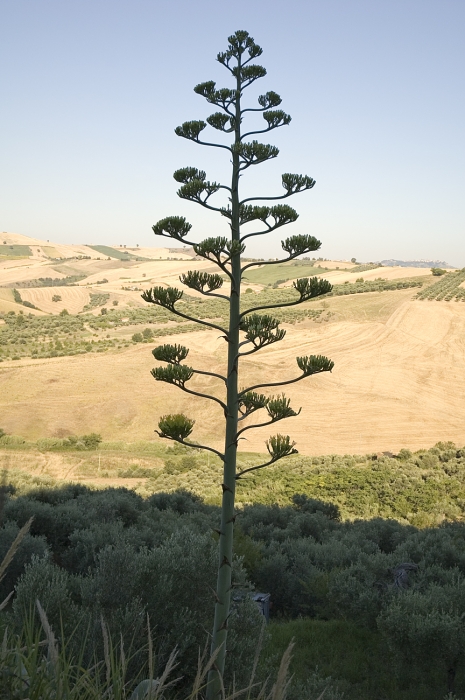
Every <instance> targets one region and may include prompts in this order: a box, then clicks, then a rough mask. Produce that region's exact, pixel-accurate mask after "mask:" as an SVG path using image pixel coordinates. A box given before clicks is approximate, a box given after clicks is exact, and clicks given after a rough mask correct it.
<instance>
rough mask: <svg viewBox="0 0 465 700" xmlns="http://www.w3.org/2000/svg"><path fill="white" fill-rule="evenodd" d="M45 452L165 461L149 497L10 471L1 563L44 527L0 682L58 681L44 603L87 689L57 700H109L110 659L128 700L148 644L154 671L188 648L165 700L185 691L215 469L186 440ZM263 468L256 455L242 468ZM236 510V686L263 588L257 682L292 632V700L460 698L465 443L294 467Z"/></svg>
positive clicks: (8, 577) (464, 684) (245, 496)
mask: <svg viewBox="0 0 465 700" xmlns="http://www.w3.org/2000/svg"><path fill="white" fill-rule="evenodd" d="M86 440H87V445H86V444H85V441H86ZM78 443H80V446H79V445H78V447H76V445H77V444H78ZM0 445H1V446H2V448H3V449H4V450H6V451H14V450H18V448H19V447H20V445H21V441H20V439H19V438H14V437H13V436H7V435H4V436H3V437H2V438H0ZM22 445H23V449H24V450H28V451H31V450H32V449H33V446H32V445H31V444H27V443H24V442H23V443H22ZM39 447H40V449H41V450H42V451H44V450H52V451H58V452H59V451H63V450H65V451H66V452H67V453H68V452H69V451H70V450H73V449H77V450H78V451H79V450H81V451H80V452H78V453H79V454H80V455H81V456H82V455H86V454H88V456H89V459H92V458H93V459H94V460H95V455H96V454H97V452H96V448H97V447H98V450H99V454H100V453H101V454H102V455H104V459H105V461H106V463H107V464H108V463H111V455H116V454H120V455H121V454H124V453H126V454H127V460H128V461H132V463H137V462H138V461H139V459H140V458H141V456H142V455H145V461H146V463H150V458H152V460H153V462H154V463H155V462H156V464H157V466H153V467H152V468H151V469H150V468H146V469H147V471H146V472H143V473H139V474H138V476H139V477H140V485H139V487H138V493H136V492H135V491H133V490H128V489H125V488H105V489H100V490H96V489H94V488H89V487H86V486H84V485H79V484H63V482H61V483H57V482H55V483H54V482H53V480H52V479H51V478H50V477H46V476H32V475H31V474H27V473H25V472H21V471H20V470H12V471H10V472H9V474H8V482H7V483H6V484H5V486H4V489H3V494H4V495H3V507H2V513H3V523H2V529H1V531H0V560H1V559H2V558H3V556H4V555H5V554H6V552H7V550H8V548H9V546H10V545H11V543H12V541H13V540H14V538H15V536H16V535H17V533H18V531H19V528H21V527H22V526H23V525H24V524H25V523H26V522H27V521H28V520H29V519H30V518H31V517H33V521H32V524H31V528H30V532H29V534H27V535H26V537H25V538H24V540H23V542H22V543H21V545H20V547H19V549H18V551H17V553H16V555H15V557H14V559H13V562H12V563H11V564H10V566H9V567H8V569H7V571H6V574H5V577H4V578H3V580H2V581H1V583H0V600H3V599H4V598H6V596H7V595H8V594H9V593H10V591H11V590H13V589H14V590H15V595H14V597H13V598H12V599H11V600H10V601H9V603H8V605H7V606H6V608H5V610H4V611H3V612H2V613H0V614H1V616H2V617H1V623H0V624H1V626H2V628H3V630H2V635H3V634H6V636H5V638H4V639H5V641H4V646H3V651H2V659H3V661H2V674H3V675H2V683H3V686H2V687H4V688H9V690H8V692H10V695H4V696H3V697H8V698H22V697H25V696H24V695H21V692H22V690H21V683H19V685H18V682H17V675H15V674H16V671H15V669H17V668H18V664H19V659H22V661H21V663H22V664H23V667H24V668H27V669H29V670H28V673H31V669H32V668H33V669H34V673H35V676H34V679H33V686H34V683H35V684H38V685H40V684H42V685H41V687H45V686H46V682H50V678H49V676H50V673H49V671H47V668H49V666H47V663H48V664H49V665H50V661H49V662H47V661H46V659H47V646H45V647H44V646H38V645H39V643H46V640H47V636H46V632H45V631H44V629H43V622H41V618H40V614H39V611H38V609H37V607H36V599H38V600H39V601H40V604H41V606H42V608H43V610H44V611H45V613H46V616H47V619H48V621H49V623H50V626H51V629H52V630H53V632H54V634H55V636H56V637H57V639H58V647H59V650H60V656H59V662H57V663H59V664H62V667H61V671H60V673H61V674H62V675H63V676H65V677H66V678H67V682H70V683H71V685H73V684H74V686H75V687H76V688H78V687H81V688H82V690H81V692H83V693H84V690H83V689H84V688H86V692H88V693H89V695H84V694H83V695H82V696H81V695H79V694H75V695H74V696H73V695H69V696H68V695H64V694H63V695H61V696H60V695H58V696H57V697H92V698H97V697H99V698H100V697H102V696H103V694H104V692H105V691H106V690H107V688H108V686H107V685H105V684H106V683H107V673H108V669H107V666H106V664H105V655H106V654H107V660H108V654H110V658H111V672H110V677H111V683H112V685H113V686H115V685H116V684H117V683H119V684H120V685H121V686H122V685H124V683H126V690H127V693H128V694H127V696H126V695H124V694H123V691H122V690H121V694H120V695H118V694H115V695H114V697H129V695H130V691H132V689H133V688H135V687H136V686H137V684H138V683H139V681H140V680H141V679H143V678H149V677H150V669H149V661H148V659H149V649H148V636H147V635H150V638H151V645H152V649H153V652H152V660H151V662H150V663H151V664H152V667H153V671H152V673H153V677H157V676H160V674H161V673H162V672H163V669H164V667H165V664H166V663H167V661H168V659H169V655H170V653H171V652H172V651H173V649H174V648H175V647H176V648H177V650H178V657H177V661H178V663H179V666H178V668H177V669H176V670H174V671H173V674H172V678H173V679H174V678H178V677H179V676H182V678H181V680H179V681H178V682H177V683H176V684H175V685H174V686H173V687H172V688H171V689H168V690H167V691H165V695H164V697H165V698H174V697H176V698H184V697H187V696H188V695H189V693H190V691H191V689H192V685H193V683H194V679H195V675H196V671H197V662H198V650H199V648H200V649H203V648H204V646H205V643H206V640H207V630H208V628H209V623H210V616H211V606H212V589H213V586H214V582H215V570H216V547H217V544H216V539H217V535H216V533H215V528H216V527H217V522H218V512H219V506H218V500H217V499H218V494H217V489H215V488H214V484H215V483H216V482H217V480H218V475H219V472H220V465H219V463H216V462H214V460H213V459H212V458H211V459H210V460H209V462H208V463H206V458H205V456H204V455H202V454H201V453H200V452H197V453H195V452H194V453H188V452H187V450H186V448H182V447H181V446H174V447H172V448H166V447H164V446H163V445H161V444H156V443H152V444H151V443H145V444H144V443H139V444H137V445H127V446H122V445H116V444H108V443H101V442H100V440H99V436H93V442H92V436H82V437H81V438H80V439H79V438H71V440H70V439H69V438H66V439H63V440H55V441H53V440H51V439H49V440H48V441H44V440H43V441H41V442H39V443H37V444H36V446H35V448H36V449H37V448H39ZM123 447H125V449H122V448H123ZM93 456H94V457H93ZM257 458H258V456H257V455H252V454H246V455H244V456H243V458H242V466H246V465H252V464H253V463H254V460H255V461H256V460H257ZM95 464H96V463H95ZM95 469H96V470H97V467H96V466H95ZM150 472H152V473H150ZM132 473H133V474H137V472H136V471H135V470H133V472H132ZM128 475H129V474H128ZM108 476H109V477H110V474H108ZM182 486H184V488H182ZM186 486H187V487H188V488H189V489H190V493H189V491H188V490H187V488H186ZM167 488H169V489H170V493H168V492H167V491H166V490H165V489H167ZM194 492H195V493H194ZM303 494H306V495H303ZM309 494H310V495H309ZM252 501H253V502H252ZM237 502H238V504H239V508H238V515H237V519H236V530H235V553H236V554H235V561H234V591H235V594H234V601H235V603H234V606H233V612H232V615H231V626H230V632H231V635H230V641H229V644H228V648H229V650H230V656H229V658H230V660H231V663H230V666H229V672H228V673H229V675H228V676H227V682H228V683H232V674H235V682H236V688H238V687H242V686H244V685H246V684H247V681H248V678H249V676H250V674H251V671H252V665H253V659H254V651H255V648H256V646H257V644H258V639H259V636H260V631H261V622H262V618H261V616H260V614H259V611H258V608H257V607H256V604H255V603H253V601H252V600H251V597H250V594H249V593H248V591H252V590H259V591H262V592H267V593H270V594H271V600H272V611H271V622H270V624H269V625H268V626H267V627H266V630H265V639H264V648H263V651H262V654H261V657H260V662H259V666H258V669H257V676H256V680H257V681H259V682H260V683H263V682H264V680H265V678H266V677H267V676H268V675H269V674H270V672H272V669H274V671H273V673H275V672H276V668H277V666H278V665H279V659H280V657H281V655H282V653H283V652H284V651H285V649H286V647H287V646H288V643H289V642H290V641H291V639H292V638H294V640H295V642H296V646H295V648H294V652H293V659H292V661H291V667H290V671H291V673H292V674H293V680H292V683H291V687H290V689H289V693H288V697H289V698H290V699H291V700H294V699H295V700H297V699H299V700H316V699H317V698H318V697H319V696H320V695H321V693H322V692H323V690H325V688H326V692H325V695H324V696H323V697H324V698H326V697H327V698H332V700H339V699H342V698H346V699H347V700H352V699H353V700H365V699H366V700H372V698H386V700H387V699H389V700H391V699H392V700H397V699H399V700H404V699H405V700H406V699H407V698H409V699H411V698H413V699H414V700H415V699H418V700H420V698H421V699H422V700H423V699H425V700H429V699H431V700H433V699H434V700H435V699H436V698H443V697H445V696H446V694H447V693H448V692H452V691H453V692H455V693H456V694H457V695H456V696H454V697H462V695H461V694H463V693H465V668H464V661H465V638H464V635H465V631H464V627H463V607H464V605H465V578H464V577H465V555H464V552H465V549H464V547H463V543H464V535H465V530H464V524H463V520H464V516H465V448H462V449H459V448H457V447H456V446H454V445H453V444H452V443H439V444H438V445H437V446H436V447H434V448H431V449H429V450H422V451H419V452H417V453H414V454H412V453H411V452H409V451H408V450H403V451H401V453H400V454H399V455H397V456H391V455H381V454H380V455H363V456H362V455H358V456H357V455H353V456H352V455H346V456H336V455H329V456H326V457H316V458H310V457H308V458H305V457H302V456H299V455H296V456H293V457H289V458H287V460H286V463H285V464H284V463H283V465H282V466H281V468H280V469H278V468H277V467H276V468H274V469H273V467H271V468H268V470H267V471H266V472H264V473H262V474H261V475H260V478H258V477H254V476H252V475H249V477H248V479H244V480H242V481H241V482H240V485H239V488H238V494H237ZM199 561H201V562H202V566H200V567H199V565H198V563H199ZM180 582H183V583H182V585H180ZM25 621H26V622H25ZM102 625H103V627H102ZM5 631H6V632H5ZM106 639H107V640H109V641H105V640H106ZM28 640H29V641H28ZM31 640H35V641H34V642H32V641H31ZM108 645H109V646H108ZM20 649H21V650H22V651H21V652H20ZM105 649H107V651H105ZM108 649H110V652H109V651H108ZM122 650H124V651H122ZM40 659H43V661H42V662H40ZM79 659H80V661H79ZM96 660H100V665H98V664H97V665H94V664H95V662H96ZM79 663H80V664H81V666H82V668H83V669H87V671H86V672H85V673H84V671H82V670H81V671H79V670H78V666H79ZM89 669H90V670H89ZM47 674H48V675H47ZM79 674H81V676H80V675H79ZM51 675H52V676H53V674H51ZM84 676H85V678H84ZM123 676H124V680H123ZM23 677H24V674H23ZM47 678H48V681H47ZM79 678H80V680H79ZM15 683H16V685H15ZM79 683H81V686H79ZM269 687H270V688H271V686H269ZM90 688H93V690H92V692H93V693H94V694H93V695H92V694H91V691H90ZM23 690H24V688H23ZM99 693H101V694H99ZM257 696H258V690H257V692H256V694H255V695H254V694H253V693H252V694H251V695H250V697H257ZM0 697H2V696H1V694H0ZM28 697H30V696H28ZM34 697H40V694H39V693H37V695H35V696H34ZM43 697H49V696H48V695H44V696H43ZM50 697H52V695H50ZM55 697H56V696H55ZM449 697H452V695H450V696H449Z"/></svg>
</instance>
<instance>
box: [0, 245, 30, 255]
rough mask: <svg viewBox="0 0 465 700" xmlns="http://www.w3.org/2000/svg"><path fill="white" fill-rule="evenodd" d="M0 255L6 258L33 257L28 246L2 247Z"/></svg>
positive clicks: (0, 246) (0, 247)
mask: <svg viewBox="0 0 465 700" xmlns="http://www.w3.org/2000/svg"><path fill="white" fill-rule="evenodd" d="M0 255H1V256H5V257H11V256H13V257H21V258H28V257H29V256H30V255H32V252H31V249H30V247H29V246H28V245H3V244H2V245H0Z"/></svg>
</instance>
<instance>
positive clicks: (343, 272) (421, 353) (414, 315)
mask: <svg viewBox="0 0 465 700" xmlns="http://www.w3.org/2000/svg"><path fill="white" fill-rule="evenodd" d="M4 237H5V234H4ZM13 238H14V237H13V235H12V234H10V239H11V240H13ZM26 240H29V241H30V239H26V237H17V238H15V239H14V241H13V242H15V243H16V244H21V245H30V246H31V248H32V247H33V246H35V247H36V248H41V249H42V248H43V249H46V247H47V246H46V244H44V242H43V241H42V242H40V241H34V242H30V243H29V244H28V243H26V242H25V241H26ZM42 244H43V245H42ZM63 247H64V246H59V245H57V244H53V249H54V250H56V251H59V250H61V249H62V248H63ZM67 249H68V252H70V250H72V247H71V246H67ZM82 250H84V251H85V248H84V247H83V246H80V247H79V249H78V250H75V251H74V259H68V260H63V261H54V262H53V264H51V263H50V260H49V261H48V262H47V261H45V260H44V259H42V258H36V257H34V258H31V257H29V258H26V259H25V260H15V261H8V260H7V261H1V262H0V285H1V286H0V312H3V313H7V312H8V311H11V310H15V311H16V312H17V313H18V312H19V311H20V310H23V311H24V313H25V314H26V313H33V314H35V315H36V316H37V315H39V316H41V317H43V316H44V315H50V314H55V315H57V314H58V313H59V312H60V311H62V310H63V309H66V310H67V311H68V312H69V313H70V314H80V313H81V312H82V311H83V309H84V306H85V305H86V304H87V303H88V302H89V298H90V295H91V294H100V293H103V294H106V295H108V296H107V298H106V301H105V303H104V304H103V305H104V306H106V307H108V308H109V309H110V310H111V305H112V304H113V302H115V301H116V302H117V303H118V309H121V308H127V309H135V308H141V309H142V308H146V307H147V306H148V305H147V304H145V302H143V300H142V299H141V298H140V293H141V291H140V290H141V289H144V288H146V287H149V286H152V285H154V284H176V283H177V285H178V286H180V283H179V282H178V279H177V278H178V275H179V274H180V273H182V272H186V271H187V270H188V269H192V268H193V267H196V268H198V269H204V270H207V269H212V267H211V266H210V265H209V263H207V262H202V261H200V262H198V261H195V262H193V261H192V258H190V257H189V256H188V255H184V258H185V259H183V260H179V259H178V260H168V259H167V258H168V257H177V256H176V255H175V254H173V253H169V251H168V250H167V249H143V250H142V249H141V253H140V254H141V255H142V254H143V257H146V258H148V257H149V256H150V255H152V259H149V260H145V261H139V262H137V261H131V262H126V261H121V260H118V259H112V260H111V261H108V260H107V259H101V260H96V259H94V258H92V259H90V260H89V259H85V260H79V259H76V258H78V257H79V255H81V254H82V255H84V254H86V253H85V252H84V253H81V252H80V251H82ZM134 250H135V249H131V253H134ZM94 252H95V251H94ZM161 256H165V257H164V258H163V257H162V259H160V257H161ZM69 257H71V256H69ZM102 257H103V256H102ZM13 263H14V264H13ZM319 264H320V265H321V266H325V267H326V268H329V269H328V272H327V273H326V274H323V273H322V276H324V277H327V278H328V279H330V280H331V281H332V282H333V284H343V283H344V282H345V281H346V280H349V281H355V279H354V278H355V277H363V278H364V279H365V280H375V279H377V278H380V277H381V278H383V279H388V280H398V279H404V278H414V277H416V276H418V277H425V278H427V283H428V284H429V283H431V282H432V281H433V280H432V279H431V278H432V276H431V272H430V271H429V270H428V269H421V268H398V267H395V268H384V267H383V268H376V269H372V270H368V271H365V272H361V273H357V272H355V273H354V272H349V271H348V270H349V269H350V267H351V264H350V263H347V262H338V261H323V262H320V263H319ZM336 267H339V268H340V269H339V270H336V269H335V268H336ZM293 269H295V271H296V273H295V274H296V276H298V270H299V268H298V267H296V268H293ZM69 275H81V276H82V279H80V280H79V281H78V282H77V285H76V286H55V287H36V288H34V287H27V288H19V287H18V291H19V292H20V293H21V297H22V299H23V301H29V302H31V303H33V304H34V305H35V306H37V307H38V310H33V309H27V308H24V309H23V307H22V306H21V305H20V304H18V303H15V302H14V300H13V296H12V288H11V286H10V285H11V284H12V283H14V282H21V281H22V282H24V281H25V280H34V279H38V278H39V277H42V278H45V277H49V278H60V277H66V276H69ZM102 280H107V281H103V282H102ZM97 282H100V284H98V285H97ZM286 284H289V283H288V282H286V283H284V286H286ZM7 285H8V286H7ZM246 286H250V287H251V289H255V290H256V291H258V290H259V289H260V285H257V284H253V285H246ZM123 287H125V288H126V289H123ZM416 291H417V290H416V289H412V288H407V289H397V290H392V291H383V292H369V293H363V294H361V293H360V294H351V295H347V296H335V297H330V298H328V299H327V300H325V301H324V302H319V304H318V308H319V309H320V315H318V316H316V317H314V318H307V319H305V320H303V321H302V322H298V323H293V324H291V323H283V328H285V329H286V331H287V335H286V338H285V339H284V341H282V342H281V343H279V344H276V345H273V346H271V347H270V348H268V349H266V350H264V351H262V352H260V353H257V354H256V355H254V356H252V357H251V358H250V359H244V360H242V362H241V368H240V369H241V385H242V386H243V387H244V386H249V385H251V384H257V383H266V382H267V381H277V380H280V379H288V378H292V377H293V376H296V375H297V374H298V373H299V370H298V369H297V366H296V364H295V359H294V358H295V357H296V356H300V355H306V354H323V355H327V356H328V357H330V358H331V359H332V360H334V362H335V367H334V370H333V372H332V373H331V374H323V375H321V376H316V377H313V378H308V379H306V380H304V381H302V382H299V383H297V384H293V385H291V386H289V387H287V388H285V392H286V395H288V396H289V397H291V399H292V405H293V407H294V408H296V409H298V408H300V407H302V411H301V413H300V415H299V416H298V417H295V418H292V419H288V420H286V421H284V422H283V423H282V424H281V425H280V426H279V428H278V430H276V428H275V429H274V430H273V429H272V430H271V434H274V433H276V432H285V433H289V435H290V436H291V437H292V438H293V439H294V440H295V441H296V443H297V447H298V449H299V451H300V452H301V453H303V454H307V455H317V454H328V453H338V454H346V453H367V452H382V451H392V452H396V451H397V450H399V449H401V448H402V447H405V448H409V449H419V448H422V447H430V446H432V445H434V444H435V443H436V442H438V441H440V440H442V441H445V440H452V441H453V442H456V443H457V444H463V442H464V441H465V400H464V396H465V304H463V303H454V302H445V301H418V300H415V299H414V296H415V293H416ZM54 294H55V295H58V296H60V297H61V300H60V301H58V302H57V301H55V302H54V301H52V296H53V295H54ZM189 294H191V292H190V291H189ZM192 296H195V294H194V293H192ZM101 308H103V306H102V305H100V306H97V307H96V308H93V309H91V311H92V313H94V314H96V315H99V314H100V313H101ZM315 308H317V307H315ZM173 325H174V324H173ZM164 327H166V328H169V329H171V327H172V324H168V325H166V323H165V325H164V326H163V325H162V326H159V330H160V329H161V328H164ZM2 328H4V326H0V333H1V332H2ZM142 328H143V326H142ZM140 329H141V327H136V326H133V327H130V328H129V327H128V328H121V329H116V330H115V333H114V335H115V338H120V339H121V345H120V346H116V345H115V347H114V348H110V349H107V350H106V351H105V352H100V353H96V352H89V353H86V354H76V355H74V356H64V357H59V356H57V357H48V358H37V359H32V358H23V359H19V360H13V359H4V360H3V362H1V364H0V427H2V428H3V429H4V430H5V431H6V432H7V433H11V434H15V435H21V436H22V437H24V438H26V439H29V440H36V439H38V438H41V437H54V436H55V437H64V436H66V435H69V434H76V435H82V434H85V433H90V432H97V433H101V435H102V437H103V439H104V440H109V441H114V440H121V441H125V442H134V441H137V440H153V439H155V437H156V436H155V435H154V429H155V428H156V426H157V421H158V418H159V417H160V415H163V414H165V413H173V412H185V413H186V414H187V415H188V416H190V417H193V418H195V420H196V425H195V429H194V433H193V436H192V437H193V439H194V440H197V441H199V442H208V443H209V444H211V445H213V446H215V447H221V441H222V438H221V436H222V411H221V408H219V407H218V406H217V405H216V404H214V403H213V402H209V401H207V400H204V399H200V398H193V397H191V396H189V395H187V394H185V393H183V392H181V391H180V390H179V389H176V388H174V387H172V386H169V385H167V384H163V383H161V382H155V381H154V379H153V378H152V377H151V375H150V369H151V368H152V367H153V366H154V364H155V362H154V360H153V358H152V355H151V349H152V348H153V347H154V346H155V345H158V344H162V343H163V342H181V343H182V344H183V345H186V346H187V347H189V348H190V354H189V364H191V365H192V366H193V367H197V368H199V369H204V370H206V369H208V370H210V371H215V372H222V371H224V362H225V357H226V346H225V341H224V340H223V339H221V337H219V336H220V334H219V332H218V331H210V330H207V331H202V330H200V331H190V332H186V333H183V334H182V337H181V338H179V336H178V335H177V336H176V337H174V336H173V335H171V334H170V335H166V337H163V336H162V335H160V336H159V337H157V338H153V339H152V340H151V341H150V343H147V342H146V343H140V344H129V343H128V342H126V341H128V340H129V338H130V335H131V334H132V333H134V332H135V331H137V330H140ZM94 335H95V336H97V335H99V334H98V333H94ZM100 336H101V337H103V334H100ZM100 336H99V337H100ZM123 341H124V342H123ZM189 386H192V387H194V388H196V389H197V390H199V391H203V392H205V391H207V392H215V393H217V394H218V395H220V394H221V386H220V384H219V382H217V381H216V380H213V379H210V378H208V379H206V378H205V377H202V378H199V377H196V378H194V379H193V380H191V382H190V384H189ZM276 391H279V388H278V390H275V393H276ZM269 393H271V390H270V392H269ZM245 435H246V436H247V441H245V440H244V441H243V443H242V445H241V448H242V449H244V450H246V451H249V452H250V451H257V452H263V451H264V441H265V439H266V438H267V437H269V435H270V429H269V428H262V429H258V430H253V431H249V432H247V433H246V434H245ZM56 458H57V459H58V458H59V457H58V456H57V457H56ZM59 459H61V457H60V458H59ZM52 471H53V469H52ZM125 483H127V480H125Z"/></svg>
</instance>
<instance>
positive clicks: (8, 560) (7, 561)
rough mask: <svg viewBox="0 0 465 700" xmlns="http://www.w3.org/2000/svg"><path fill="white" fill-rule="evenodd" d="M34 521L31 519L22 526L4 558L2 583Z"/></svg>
mask: <svg viewBox="0 0 465 700" xmlns="http://www.w3.org/2000/svg"><path fill="white" fill-rule="evenodd" d="M32 520H33V518H29V520H28V521H27V523H26V524H25V525H23V526H22V528H21V530H20V531H19V532H18V534H17V535H16V537H15V538H14V540H13V543H12V545H11V547H10V549H9V550H8V552H7V553H6V554H5V556H4V558H3V561H2V563H1V564H0V581H2V579H3V578H4V576H5V573H6V570H7V569H8V567H9V565H10V564H11V562H12V560H13V557H14V555H15V554H16V552H17V550H18V547H19V545H20V544H21V542H22V540H23V539H24V537H25V536H26V535H27V533H28V532H29V529H30V527H31V523H32Z"/></svg>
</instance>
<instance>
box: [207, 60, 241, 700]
mask: <svg viewBox="0 0 465 700" xmlns="http://www.w3.org/2000/svg"><path fill="white" fill-rule="evenodd" d="M240 69H241V56H240V55H239V58H238V72H237V84H236V85H237V86H236V105H235V107H236V123H235V143H236V144H239V143H240V140H241V75H240ZM231 190H232V193H231V237H232V240H233V241H238V242H239V239H240V220H239V155H238V153H236V152H234V153H233V172H232V182H231ZM231 273H232V280H231V293H230V300H229V312H230V313H229V343H228V374H227V385H226V404H227V416H226V435H225V448H224V455H225V459H224V471H223V485H222V486H223V499H222V509H221V510H222V517H221V527H220V541H219V568H218V579H217V587H216V595H217V600H216V605H215V619H214V623H213V634H212V644H211V653H212V654H214V653H215V652H216V651H217V650H218V649H219V651H218V656H217V657H216V663H215V668H214V669H213V670H212V671H211V672H210V674H209V678H208V687H207V700H217V698H218V697H219V695H220V692H221V685H222V678H223V674H224V665H225V657H226V639H227V633H228V615H229V611H230V601H231V574H232V558H233V534H234V517H235V512H234V499H235V490H236V462H237V425H238V403H237V394H238V353H239V321H240V289H241V255H240V252H239V251H238V252H235V253H233V254H232V259H231Z"/></svg>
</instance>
